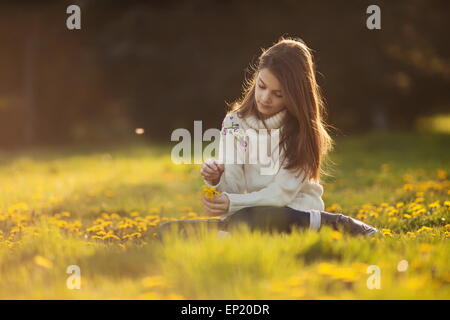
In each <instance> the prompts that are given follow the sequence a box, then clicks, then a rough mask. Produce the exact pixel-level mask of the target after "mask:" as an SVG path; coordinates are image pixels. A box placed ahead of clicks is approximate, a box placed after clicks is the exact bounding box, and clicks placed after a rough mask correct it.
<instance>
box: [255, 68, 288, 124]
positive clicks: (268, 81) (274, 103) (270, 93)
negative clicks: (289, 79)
mask: <svg viewBox="0 0 450 320" xmlns="http://www.w3.org/2000/svg"><path fill="white" fill-rule="evenodd" d="M255 100H256V105H257V107H258V111H259V112H261V114H262V115H263V117H264V119H266V118H269V117H271V116H273V115H274V114H276V113H278V112H280V111H282V110H283V109H285V108H286V107H285V98H284V92H283V90H282V88H281V85H280V82H279V81H278V79H277V78H276V77H275V75H274V74H273V73H272V72H270V71H269V69H267V68H264V69H261V70H260V71H259V73H258V77H257V79H256V87H255Z"/></svg>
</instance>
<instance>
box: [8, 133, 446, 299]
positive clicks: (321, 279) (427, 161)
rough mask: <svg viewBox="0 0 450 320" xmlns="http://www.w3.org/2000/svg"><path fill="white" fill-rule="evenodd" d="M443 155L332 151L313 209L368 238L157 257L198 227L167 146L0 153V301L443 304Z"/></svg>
mask: <svg viewBox="0 0 450 320" xmlns="http://www.w3.org/2000/svg"><path fill="white" fill-rule="evenodd" d="M449 145H450V135H445V134H431V133H401V132H397V133H395V132H394V133H370V134H367V135H365V136H360V137H341V138H339V139H337V140H336V148H335V151H334V152H333V154H332V157H331V159H332V160H333V161H334V163H335V165H334V167H333V168H332V169H333V170H332V174H333V176H332V177H324V180H323V182H322V183H323V185H324V189H325V193H324V196H323V199H324V201H325V204H326V210H327V211H330V212H342V213H345V214H347V215H350V216H353V217H357V218H359V219H361V220H363V221H365V222H368V223H370V224H372V225H374V226H376V227H378V228H380V229H382V231H383V234H382V235H379V236H377V237H375V238H362V237H351V236H348V235H346V234H342V233H340V232H338V231H334V230H331V229H328V228H324V229H322V230H321V231H320V232H313V231H309V230H297V231H295V232H294V233H292V234H290V235H287V234H279V235H268V234H261V233H250V232H249V231H248V230H246V229H242V231H241V232H240V233H236V234H233V235H232V237H230V238H223V239H219V238H218V237H217V236H216V234H215V233H212V232H207V231H205V232H204V233H203V234H202V235H201V236H200V237H192V238H189V239H182V238H179V237H171V238H169V240H168V242H167V243H165V244H164V245H162V244H161V243H160V242H158V241H156V240H155V239H154V231H155V228H156V227H157V226H158V225H159V224H160V223H161V222H163V221H167V220H172V219H179V218H183V219H186V218H197V217H199V216H204V213H203V211H202V207H201V201H200V197H201V186H202V181H201V179H200V175H199V168H200V166H199V165H174V164H172V162H171V159H170V147H171V146H148V145H145V144H140V145H130V146H122V147H116V148H103V149H102V150H100V149H95V148H79V149H76V150H71V149H66V150H65V149H61V148H60V149H42V148H40V149H33V150H27V151H22V152H14V153H6V152H3V153H0V191H1V192H0V279H1V280H0V298H1V299H449V298H450V286H449V284H450V268H449V261H450V250H449V249H450V247H449V235H450V225H449V221H448V220H449V218H450V216H449V207H450V199H449V198H450V181H449V177H448V173H449V169H450V168H449V166H450V149H449V148H448V146H449ZM70 265H76V266H79V268H80V273H81V288H80V289H79V290H77V289H73V290H71V289H69V288H68V286H67V282H68V279H69V281H70V279H71V278H69V277H70V276H71V274H68V273H67V268H68V267H69V266H70ZM369 266H376V267H375V268H379V269H377V270H379V271H380V272H381V273H380V278H379V279H380V282H379V283H380V287H379V288H378V289H377V288H375V289H369V288H368V285H367V283H368V282H369V283H376V281H375V282H372V281H373V280H376V278H375V275H374V274H372V273H370V272H369V273H368V272H367V270H368V268H369ZM369 270H370V268H369ZM399 270H400V271H399Z"/></svg>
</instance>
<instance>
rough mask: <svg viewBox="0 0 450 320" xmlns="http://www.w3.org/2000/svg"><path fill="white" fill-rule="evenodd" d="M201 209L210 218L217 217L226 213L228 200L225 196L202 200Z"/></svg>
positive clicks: (228, 204)
mask: <svg viewBox="0 0 450 320" xmlns="http://www.w3.org/2000/svg"><path fill="white" fill-rule="evenodd" d="M202 201H203V208H204V209H205V211H206V212H207V213H208V214H209V215H210V216H219V215H222V214H225V213H227V212H228V209H229V206H230V199H228V197H227V196H226V195H225V194H222V195H220V196H214V197H213V198H212V199H208V198H206V197H205V196H203V198H202Z"/></svg>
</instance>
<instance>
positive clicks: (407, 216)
mask: <svg viewBox="0 0 450 320" xmlns="http://www.w3.org/2000/svg"><path fill="white" fill-rule="evenodd" d="M403 218H406V219H411V218H412V216H411V215H409V214H407V213H405V214H404V215H403Z"/></svg>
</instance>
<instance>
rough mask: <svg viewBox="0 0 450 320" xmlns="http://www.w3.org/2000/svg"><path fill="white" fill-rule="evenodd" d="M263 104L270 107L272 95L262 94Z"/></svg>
mask: <svg viewBox="0 0 450 320" xmlns="http://www.w3.org/2000/svg"><path fill="white" fill-rule="evenodd" d="M261 103H262V104H265V105H266V106H268V105H270V95H269V94H264V93H263V94H262V99H261Z"/></svg>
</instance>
